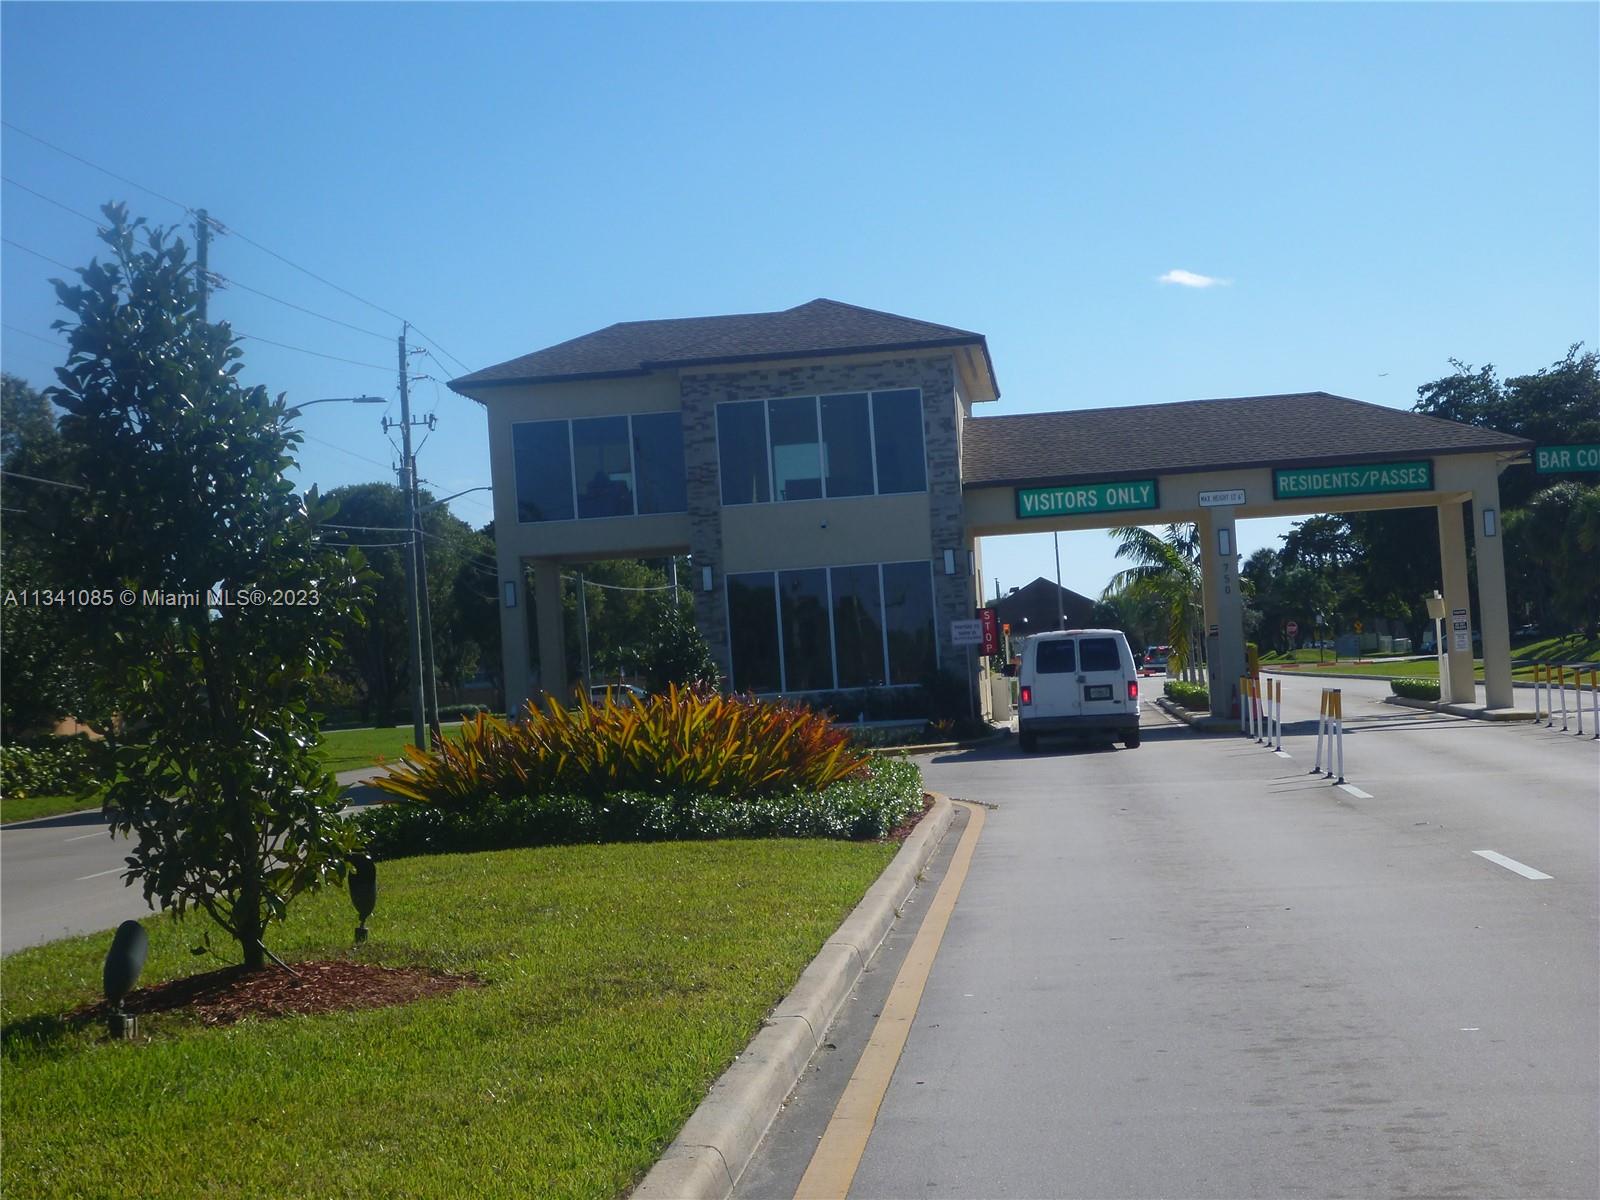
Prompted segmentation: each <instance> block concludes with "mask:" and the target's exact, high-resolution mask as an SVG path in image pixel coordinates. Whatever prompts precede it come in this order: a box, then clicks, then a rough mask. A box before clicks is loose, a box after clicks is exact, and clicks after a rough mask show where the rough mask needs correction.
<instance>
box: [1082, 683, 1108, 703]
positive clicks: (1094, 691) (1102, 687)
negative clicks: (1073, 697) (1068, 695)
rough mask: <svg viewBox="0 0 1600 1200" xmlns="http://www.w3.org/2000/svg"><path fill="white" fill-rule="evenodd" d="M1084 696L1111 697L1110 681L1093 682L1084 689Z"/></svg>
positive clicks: (1093, 697)
mask: <svg viewBox="0 0 1600 1200" xmlns="http://www.w3.org/2000/svg"><path fill="white" fill-rule="evenodd" d="M1083 694H1084V698H1085V699H1088V700H1109V699H1111V685H1110V684H1109V683H1096V684H1091V685H1090V686H1089V687H1086V688H1084V689H1083Z"/></svg>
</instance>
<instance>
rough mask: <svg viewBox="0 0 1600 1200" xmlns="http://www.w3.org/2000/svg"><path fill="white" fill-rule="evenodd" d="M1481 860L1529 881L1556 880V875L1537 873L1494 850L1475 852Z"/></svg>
mask: <svg viewBox="0 0 1600 1200" xmlns="http://www.w3.org/2000/svg"><path fill="white" fill-rule="evenodd" d="M1473 853H1474V854H1476V855H1478V856H1479V857H1480V858H1487V859H1488V860H1489V861H1490V862H1492V863H1499V864H1500V865H1501V866H1502V867H1504V868H1505V869H1506V870H1508V871H1515V872H1516V873H1517V874H1518V875H1521V876H1523V877H1524V878H1527V879H1554V878H1555V876H1554V875H1546V874H1545V873H1544V872H1543V871H1535V870H1534V869H1533V868H1532V867H1530V866H1528V865H1527V864H1525V863H1519V862H1518V861H1517V860H1516V859H1514V858H1507V857H1506V856H1505V855H1504V854H1496V853H1495V852H1494V851H1493V850H1474V851H1473Z"/></svg>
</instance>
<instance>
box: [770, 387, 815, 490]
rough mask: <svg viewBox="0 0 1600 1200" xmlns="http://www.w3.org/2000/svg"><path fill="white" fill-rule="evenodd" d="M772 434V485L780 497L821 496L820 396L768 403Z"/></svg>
mask: <svg viewBox="0 0 1600 1200" xmlns="http://www.w3.org/2000/svg"><path fill="white" fill-rule="evenodd" d="M767 427H768V429H769V430H771V436H772V488H773V491H774V492H776V493H777V497H778V499H779V500H816V499H819V498H820V497H821V496H822V448H821V446H820V445H818V442H817V398H816V397H815V396H802V397H800V398H799V399H796V400H773V401H770V402H769V403H768V404H767Z"/></svg>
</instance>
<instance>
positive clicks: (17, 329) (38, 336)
mask: <svg viewBox="0 0 1600 1200" xmlns="http://www.w3.org/2000/svg"><path fill="white" fill-rule="evenodd" d="M0 324H3V325H5V327H6V328H7V329H9V330H11V332H12V333H20V334H21V335H22V336H23V337H31V338H32V339H33V340H34V341H36V342H43V343H44V344H45V345H47V346H54V347H55V348H56V349H57V350H65V349H66V347H65V346H63V345H62V344H61V343H60V342H58V341H57V340H56V339H55V338H47V337H44V336H43V335H42V334H37V333H29V332H28V331H27V330H26V329H22V328H20V327H19V326H16V325H12V324H10V323H9V322H0Z"/></svg>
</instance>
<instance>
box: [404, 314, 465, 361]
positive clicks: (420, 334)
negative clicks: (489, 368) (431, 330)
mask: <svg viewBox="0 0 1600 1200" xmlns="http://www.w3.org/2000/svg"><path fill="white" fill-rule="evenodd" d="M411 328H412V329H414V330H416V334H417V336H418V337H420V338H421V339H422V340H423V341H425V342H433V344H434V345H435V346H439V343H438V342H434V341H433V339H432V338H431V337H429V336H428V335H427V334H425V333H423V332H422V330H420V329H417V327H416V326H415V325H413V326H412V327H411ZM424 349H426V347H424ZM439 349H440V350H441V351H443V353H444V356H445V357H446V358H448V359H451V360H453V361H454V362H455V364H456V365H457V366H459V367H460V368H461V369H462V370H463V371H467V372H470V371H471V370H472V368H471V367H469V366H467V364H466V363H464V362H462V361H461V360H460V359H459V358H456V356H455V355H454V354H451V353H450V351H448V350H445V348H444V347H443V346H439ZM428 356H429V357H430V358H432V359H434V361H436V362H437V361H438V357H439V356H438V355H437V354H434V353H433V351H431V350H429V351H428ZM439 365H440V366H441V367H442V366H444V364H443V363H439Z"/></svg>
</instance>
